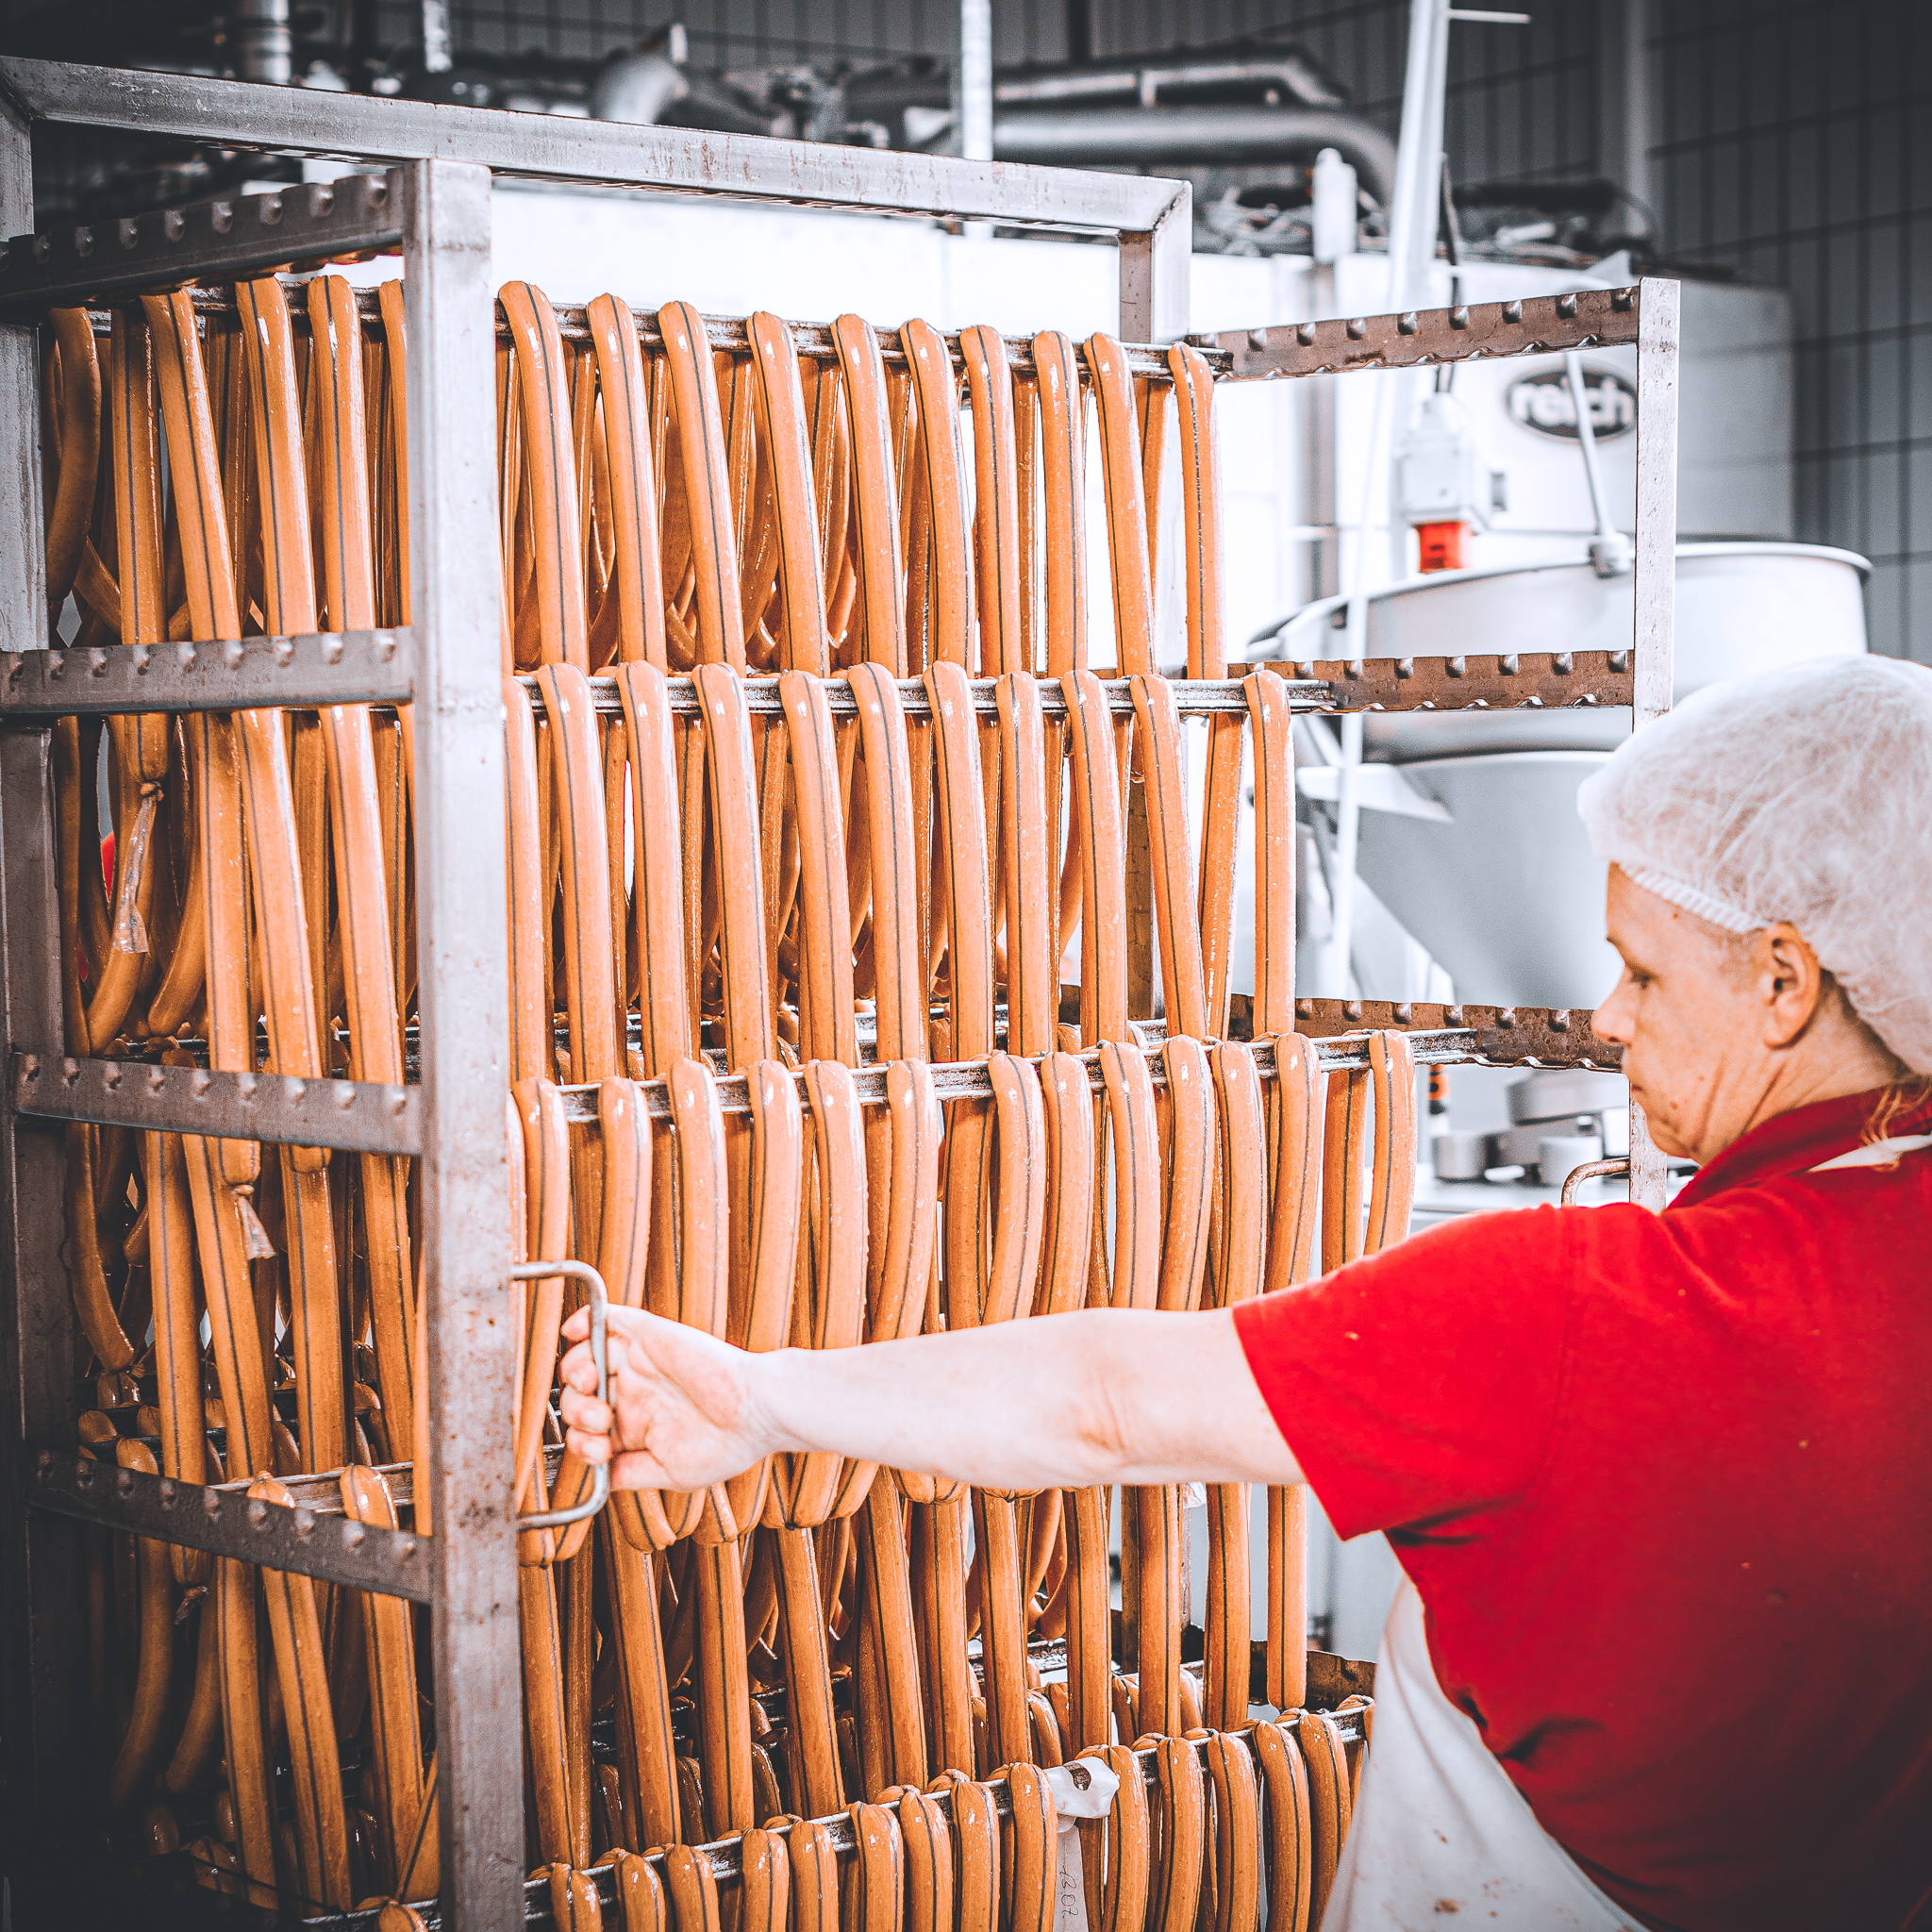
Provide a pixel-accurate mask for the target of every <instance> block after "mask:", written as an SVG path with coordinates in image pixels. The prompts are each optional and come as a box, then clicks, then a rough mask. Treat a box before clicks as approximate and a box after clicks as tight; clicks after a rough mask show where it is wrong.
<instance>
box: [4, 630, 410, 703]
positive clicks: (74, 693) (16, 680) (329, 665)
mask: <svg viewBox="0 0 1932 1932" xmlns="http://www.w3.org/2000/svg"><path fill="white" fill-rule="evenodd" d="M415 678H416V646H415V642H414V641H413V640H412V639H411V637H410V636H409V633H408V631H407V630H351V631H336V632H325V633H323V634H320V635H317V636H313V637H298V638H245V639H241V640H233V639H231V640H230V641H227V642H225V643H208V644H192V643H175V644H104V645H102V646H100V647H99V648H98V649H94V650H87V651H9V652H8V653H7V654H6V656H5V657H4V658H0V717H52V716H58V715H61V714H63V713H72V712H88V713H92V714H95V715H99V714H101V713H103V712H112V711H245V710H251V709H257V708H269V707H293V708H297V709H306V708H320V707H321V706H324V705H371V704H374V705H406V704H408V702H409V700H410V699H411V697H413V696H414V694H415Z"/></svg>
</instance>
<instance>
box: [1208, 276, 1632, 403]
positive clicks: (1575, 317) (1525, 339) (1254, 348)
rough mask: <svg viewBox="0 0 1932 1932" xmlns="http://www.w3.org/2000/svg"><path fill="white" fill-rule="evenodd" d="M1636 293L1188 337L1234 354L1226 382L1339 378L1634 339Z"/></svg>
mask: <svg viewBox="0 0 1932 1932" xmlns="http://www.w3.org/2000/svg"><path fill="white" fill-rule="evenodd" d="M1638 305H1639V297H1638V291H1637V289H1635V288H1625V289H1583V290H1579V291H1576V292H1575V293H1574V294H1569V295H1532V296H1527V297H1525V298H1524V300H1523V301H1520V302H1477V303H1471V304H1466V305H1464V306H1461V307H1458V308H1424V309H1410V310H1408V311H1407V312H1406V313H1404V314H1400V315H1366V316H1353V317H1349V318H1346V319H1340V318H1338V319H1336V320H1333V321H1327V322H1288V323H1282V324H1280V325H1277V326H1275V327H1274V328H1249V329H1239V328H1237V329H1224V330H1222V331H1221V332H1220V333H1219V334H1218V335H1206V336H1194V337H1192V338H1191V341H1193V342H1194V343H1195V344H1196V345H1197V346H1199V347H1201V348H1203V349H1208V348H1213V349H1222V350H1224V351H1226V352H1227V354H1228V355H1229V356H1230V357H1232V358H1233V365H1234V366H1233V371H1232V375H1233V379H1234V380H1235V381H1236V382H1254V381H1257V380H1260V379H1262V378H1265V377H1268V376H1276V375H1346V374H1347V373H1349V372H1350V371H1352V370H1357V369H1419V368H1422V367H1424V366H1425V365H1429V364H1437V363H1442V362H1468V361H1473V360H1474V359H1475V358H1477V357H1479V356H1535V355H1543V354H1547V353H1548V352H1550V351H1551V350H1556V349H1593V348H1604V347H1607V346H1609V345H1610V344H1613V343H1619V342H1634V341H1637V340H1638V321H1637V316H1638Z"/></svg>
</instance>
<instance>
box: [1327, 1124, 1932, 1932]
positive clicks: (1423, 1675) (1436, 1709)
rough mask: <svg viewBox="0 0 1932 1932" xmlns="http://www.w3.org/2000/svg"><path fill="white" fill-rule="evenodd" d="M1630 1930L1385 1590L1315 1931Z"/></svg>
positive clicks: (1886, 1154) (1874, 1149) (1883, 1152)
mask: <svg viewBox="0 0 1932 1932" xmlns="http://www.w3.org/2000/svg"><path fill="white" fill-rule="evenodd" d="M1927 1147H1932V1134H1909V1135H1907V1134H1902V1135H1898V1136H1896V1137H1894V1138H1893V1139H1891V1140H1889V1141H1875V1142H1874V1143H1873V1144H1871V1145H1870V1146H1865V1147H1857V1148H1854V1149H1853V1150H1852V1151H1851V1152H1850V1153H1849V1154H1841V1155H1840V1156H1839V1157H1838V1158H1836V1159H1834V1160H1823V1161H1820V1162H1819V1163H1818V1165H1817V1166H1816V1167H1814V1168H1812V1169H1811V1170H1810V1172H1811V1173H1813V1174H1823V1173H1825V1172H1828V1171H1831V1170H1834V1169H1838V1168H1847V1167H1877V1166H1882V1165H1884V1164H1885V1163H1887V1162H1889V1161H1894V1160H1897V1159H1898V1158H1900V1157H1901V1156H1902V1155H1906V1154H1912V1153H1917V1152H1920V1151H1921V1150H1923V1149H1924V1148H1927ZM1450 1914H1456V1915H1457V1920H1456V1923H1458V1924H1460V1923H1465V1917H1464V1915H1474V1923H1475V1924H1479V1925H1482V1926H1483V1927H1485V1928H1486V1932H1641V1927H1640V1926H1639V1925H1638V1924H1637V1922H1636V1921H1635V1920H1634V1919H1632V1918H1631V1917H1630V1916H1629V1915H1628V1914H1627V1913H1626V1912H1624V1910H1623V1908H1622V1907H1620V1906H1618V1905H1617V1904H1616V1903H1615V1901H1614V1900H1612V1899H1610V1898H1609V1897H1607V1895H1606V1894H1605V1893H1604V1892H1603V1891H1601V1890H1598V1888H1597V1887H1596V1886H1595V1885H1594V1884H1592V1883H1591V1880H1590V1879H1589V1878H1588V1877H1587V1876H1586V1875H1585V1874H1584V1872H1583V1869H1582V1868H1581V1867H1580V1866H1579V1865H1578V1864H1577V1863H1576V1861H1575V1859H1574V1858H1573V1857H1571V1856H1570V1855H1569V1853H1568V1852H1566V1851H1565V1850H1564V1849H1563V1848H1562V1846H1561V1845H1559V1844H1558V1843H1557V1841H1556V1840H1555V1839H1553V1838H1552V1837H1551V1836H1550V1835H1549V1833H1548V1832H1546V1831H1545V1830H1544V1829H1543V1828H1542V1826H1541V1824H1538V1823H1537V1820H1536V1813H1535V1812H1534V1811H1532V1810H1531V1809H1530V1807H1529V1801H1528V1800H1527V1799H1526V1798H1525V1797H1524V1795H1523V1793H1522V1792H1521V1791H1519V1790H1517V1789H1516V1787H1515V1785H1514V1784H1513V1783H1511V1781H1510V1778H1509V1774H1508V1773H1507V1772H1506V1771H1505V1770H1504V1769H1503V1767H1502V1765H1501V1764H1500V1763H1498V1762H1497V1760H1496V1758H1495V1757H1494V1756H1493V1755H1492V1754H1491V1750H1490V1748H1489V1746H1488V1745H1487V1744H1485V1743H1484V1742H1483V1738H1482V1733H1481V1732H1480V1731H1478V1730H1477V1729H1476V1727H1475V1724H1474V1722H1473V1721H1472V1720H1471V1719H1470V1718H1468V1717H1467V1716H1465V1715H1464V1714H1463V1713H1462V1712H1461V1711H1459V1710H1457V1707H1455V1706H1454V1705H1453V1704H1451V1703H1450V1702H1449V1700H1448V1698H1447V1697H1445V1696H1444V1695H1443V1694H1442V1687H1441V1684H1439V1683H1438V1682H1437V1680H1436V1669H1435V1665H1434V1664H1433V1663H1432V1662H1431V1661H1430V1658H1429V1644H1428V1637H1427V1634H1426V1632H1425V1630H1424V1624H1423V1601H1422V1598H1421V1597H1420V1596H1418V1595H1417V1594H1416V1589H1415V1585H1414V1584H1412V1583H1411V1582H1409V1580H1408V1579H1407V1577H1406V1576H1405V1577H1404V1578H1403V1580H1402V1586H1401V1588H1400V1589H1399V1590H1398V1591H1396V1592H1395V1602H1394V1605H1393V1607H1391V1610H1390V1612H1389V1621H1388V1623H1387V1624H1385V1625H1384V1626H1383V1630H1382V1655H1381V1657H1380V1658H1379V1660H1378V1661H1377V1662H1376V1665H1375V1734H1374V1745H1373V1746H1372V1747H1371V1749H1370V1751H1369V1761H1368V1763H1367V1764H1366V1765H1364V1766H1363V1768H1362V1792H1361V1803H1360V1805H1359V1806H1358V1807H1357V1810H1356V1814H1355V1823H1354V1824H1353V1826H1352V1827H1351V1828H1350V1831H1349V1835H1348V1843H1347V1844H1346V1846H1344V1847H1343V1850H1342V1854H1341V1866H1340V1868H1339V1869H1338V1870H1337V1872H1336V1874H1335V1889H1334V1890H1333V1891H1332V1892H1331V1893H1330V1894H1329V1898H1328V1909H1327V1910H1326V1911H1325V1912H1324V1914H1323V1915H1322V1926H1321V1932H1424V1928H1427V1927H1434V1926H1440V1925H1441V1924H1445V1923H1447V1920H1448V1915H1450Z"/></svg>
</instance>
